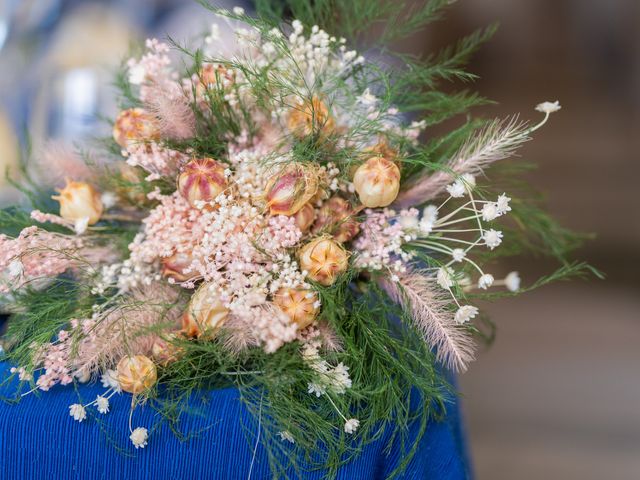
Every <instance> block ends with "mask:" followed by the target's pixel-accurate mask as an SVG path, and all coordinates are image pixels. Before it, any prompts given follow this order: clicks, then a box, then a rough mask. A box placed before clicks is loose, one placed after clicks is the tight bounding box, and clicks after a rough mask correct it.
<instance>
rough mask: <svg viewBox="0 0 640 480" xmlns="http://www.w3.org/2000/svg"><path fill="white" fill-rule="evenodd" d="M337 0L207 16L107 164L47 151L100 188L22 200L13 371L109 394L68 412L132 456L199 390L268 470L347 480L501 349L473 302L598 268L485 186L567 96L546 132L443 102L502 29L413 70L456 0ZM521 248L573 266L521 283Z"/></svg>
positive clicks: (135, 67) (498, 186)
mask: <svg viewBox="0 0 640 480" xmlns="http://www.w3.org/2000/svg"><path fill="white" fill-rule="evenodd" d="M343 3H345V5H342V6H341V5H334V6H333V7H332V8H333V9H334V10H333V11H334V13H335V15H334V14H331V13H330V12H328V11H327V10H326V9H325V8H324V7H323V5H324V3H323V2H314V3H310V2H299V1H292V2H289V4H288V8H289V12H290V13H293V15H294V16H295V17H297V18H299V19H297V20H293V21H292V22H291V23H290V24H289V23H283V22H282V18H283V16H284V14H285V12H284V10H283V9H282V8H280V7H277V6H275V7H274V6H273V5H270V4H268V3H267V2H258V6H259V12H260V15H259V16H257V17H254V16H250V15H247V14H246V13H245V12H244V11H243V10H242V9H240V8H236V9H233V10H231V11H229V10H224V9H215V8H212V9H213V10H214V13H215V15H217V17H219V18H218V20H217V23H214V25H213V27H212V29H211V32H210V33H209V34H208V35H207V36H206V37H205V38H204V39H203V40H202V41H201V44H200V46H199V47H198V48H195V49H194V48H187V47H184V46H181V45H179V44H178V43H177V42H173V41H172V42H171V43H170V44H167V43H163V42H160V41H158V40H155V39H152V40H148V41H147V42H146V49H145V51H144V52H142V53H141V54H140V55H138V56H134V57H133V58H131V59H129V60H128V61H126V63H125V64H124V66H123V70H122V72H121V73H120V74H119V76H118V82H117V83H118V86H119V87H120V89H121V92H122V96H121V103H122V105H121V107H122V110H121V112H120V113H119V114H118V116H117V118H115V120H114V121H113V124H112V127H113V138H111V139H106V140H105V141H104V142H102V145H103V146H104V148H103V149H102V150H101V151H100V153H98V154H96V153H95V152H91V153H89V152H77V153H75V152H68V151H62V150H60V149H51V150H49V151H48V152H47V155H48V158H49V159H50V164H51V165H56V164H62V163H64V161H63V159H61V158H60V157H65V156H66V157H68V156H71V155H81V156H82V157H84V159H85V160H86V164H87V168H84V169H82V170H77V171H75V172H66V173H67V175H69V176H70V178H68V179H67V180H66V184H65V185H60V188H59V190H58V192H57V194H56V195H53V197H52V199H53V201H51V200H49V198H48V197H47V195H50V194H49V193H48V192H46V191H42V189H41V188H39V187H38V186H37V185H36V184H35V183H29V182H28V181H27V182H26V183H24V184H23V185H22V189H23V191H24V192H25V193H26V194H27V197H28V198H29V199H30V200H31V203H32V205H31V208H30V209H24V208H22V207H12V208H9V209H5V210H4V211H2V213H1V215H0V225H1V226H2V229H3V232H4V235H2V237H1V238H0V243H1V246H2V248H1V252H0V270H1V271H2V283H1V289H2V293H3V294H4V307H5V309H6V310H7V311H8V312H10V313H11V317H10V320H9V324H8V329H7V332H6V335H5V337H4V349H5V356H6V359H7V360H8V361H10V362H13V363H14V365H15V366H14V367H13V368H12V369H11V372H12V373H13V374H14V376H16V377H18V378H19V380H20V381H21V382H22V383H23V384H24V386H25V387H26V390H27V391H26V393H29V392H34V391H36V390H40V391H47V390H49V389H50V388H52V387H53V386H54V385H58V384H60V385H69V384H76V383H83V382H89V381H96V380H100V381H101V382H102V384H103V385H104V388H105V390H104V394H103V395H100V396H98V397H97V398H96V399H95V400H93V401H91V402H89V403H77V404H74V405H70V406H69V413H70V415H71V417H73V419H74V420H77V421H79V422H82V421H84V420H85V419H86V418H87V415H88V414H91V415H94V414H96V413H97V414H98V416H99V415H103V414H107V413H108V411H109V399H110V398H111V397H112V396H113V395H116V394H129V395H131V397H132V403H131V415H132V419H133V421H132V422H131V423H132V425H131V426H130V439H131V442H132V443H133V446H135V447H136V448H143V447H145V446H146V445H147V444H148V442H152V441H153V440H152V438H149V430H148V427H151V426H149V425H139V426H137V427H136V428H133V426H134V425H135V415H134V413H135V408H137V407H138V406H140V405H142V404H146V405H147V406H148V407H150V408H156V409H157V410H158V411H159V412H160V413H162V417H163V418H164V420H166V421H168V422H171V423H172V424H173V425H174V426H175V427H176V428H179V425H178V422H179V417H180V415H181V412H182V406H183V405H184V404H185V403H186V402H187V400H188V399H189V398H190V397H191V396H192V394H193V393H194V392H196V391H198V390H200V389H215V388H221V387H229V386H233V387H235V388H237V389H238V390H239V392H240V398H241V399H242V401H243V402H245V404H246V406H247V408H248V409H249V411H250V412H251V413H252V414H253V415H254V416H255V418H256V420H257V422H258V424H259V427H258V428H259V429H260V432H261V437H260V436H258V438H260V441H262V442H263V443H264V445H265V447H266V449H267V451H268V453H269V458H270V461H271V462H272V467H273V469H274V472H276V471H278V469H279V468H282V459H283V458H290V459H291V461H292V462H295V461H297V460H296V459H299V458H305V459H306V460H310V459H311V460H313V461H315V462H316V463H317V464H319V465H322V466H324V467H326V468H329V470H330V471H333V472H334V473H335V471H336V470H337V468H339V466H340V465H341V464H342V463H343V462H346V461H348V460H349V459H350V458H352V457H353V456H354V455H357V454H358V452H359V451H360V450H361V449H362V448H363V447H364V446H365V445H366V444H367V443H369V442H371V441H373V440H374V439H376V438H378V437H379V435H380V432H382V431H384V430H386V429H390V430H391V431H392V435H391V436H390V438H391V439H392V441H398V442H404V439H403V434H404V433H405V432H406V430H407V426H408V425H409V424H410V423H411V422H419V424H420V425H421V432H424V429H425V427H426V425H427V422H428V421H430V420H437V419H438V418H439V417H441V416H442V415H443V414H444V413H445V411H446V404H447V399H449V398H451V395H454V394H455V392H454V390H453V388H452V387H451V386H450V384H449V382H448V380H447V374H446V372H447V371H454V372H462V371H464V370H465V369H466V368H467V366H468V364H469V362H471V361H472V360H473V358H474V350H475V347H474V344H475V343H476V342H475V340H480V341H482V340H483V339H486V338H487V337H490V336H491V335H492V327H491V324H490V323H489V321H488V319H486V318H484V317H483V316H482V315H481V314H480V312H479V309H478V308H477V307H476V306H475V303H476V302H477V300H478V299H482V298H495V297H498V296H502V295H513V294H516V293H519V292H523V291H525V290H528V289H531V288H535V287H538V286H540V285H543V284H545V283H547V282H549V281H551V280H557V279H559V278H562V277H566V276H569V275H575V274H579V273H581V272H583V271H584V270H585V268H587V267H586V266H585V265H584V264H576V263H568V262H566V261H565V260H564V255H565V254H566V252H568V251H569V250H570V249H571V247H572V246H574V244H575V243H576V237H574V236H573V235H572V234H571V233H570V232H567V231H566V230H564V229H562V228H561V227H559V226H558V225H557V224H556V223H554V222H553V221H552V220H551V219H550V218H549V217H548V216H547V215H545V214H544V212H542V211H541V210H539V209H538V208H537V202H536V201H535V200H534V199H533V198H532V197H531V195H530V194H529V193H528V192H526V191H525V192H524V193H525V196H524V197H523V198H520V199H516V197H515V193H517V192H519V191H520V192H522V191H523V188H522V186H521V185H518V184H517V182H513V181H510V180H509V177H508V175H505V173H508V172H507V171H506V170H505V169H503V170H502V171H500V170H497V171H496V172H495V178H496V180H495V181H492V182H489V181H487V179H486V177H485V176H484V173H485V171H486V169H487V168H488V167H490V166H492V165H493V164H494V163H495V162H497V161H500V160H505V159H507V158H508V157H511V156H513V154H514V153H515V151H516V149H517V148H518V147H519V146H520V145H522V144H523V143H524V142H526V141H527V140H529V138H530V136H531V134H532V133H533V132H534V131H536V130H537V129H538V128H540V127H541V126H542V125H543V124H544V123H545V122H546V121H547V119H548V118H549V116H550V114H551V113H553V112H556V111H557V110H559V109H560V105H559V104H558V102H544V103H541V104H540V105H538V106H537V107H536V109H537V110H538V111H539V112H541V113H542V114H543V117H542V119H541V121H540V122H539V123H537V124H530V123H529V122H526V121H521V120H518V119H517V118H516V117H514V118H509V119H506V120H491V121H487V120H484V119H477V118H472V117H471V116H468V115H467V116H464V117H462V120H460V118H461V114H463V113H464V112H467V111H468V109H470V108H472V107H474V106H477V105H480V104H483V103H485V100H484V99H483V98H481V97H479V96H477V95H475V94H473V93H469V92H466V91H465V92H457V93H444V92H441V91H439V90H438V86H439V85H440V83H441V82H442V81H443V80H444V81H447V80H455V79H462V80H470V79H472V78H473V76H472V75H471V74H468V73H466V72H465V71H464V70H463V69H462V65H463V63H464V62H465V61H466V59H467V58H468V56H469V55H470V54H471V53H472V51H473V50H474V49H475V48H476V47H477V46H478V45H479V44H480V43H481V42H483V41H484V40H486V39H487V38H489V37H490V35H491V34H492V33H493V30H494V29H493V28H489V29H486V30H482V31H480V32H477V33H474V34H472V35H471V36H469V37H467V38H464V39H463V40H462V41H460V42H459V43H458V44H457V45H455V46H453V47H451V48H448V49H445V50H444V51H442V52H440V53H439V54H436V55H433V56H430V57H427V58H422V59H421V58H412V57H409V56H406V55H400V54H394V53H393V52H392V51H390V50H389V49H388V47H387V45H388V43H389V42H390V41H392V40H394V39H395V38H398V37H402V36H405V35H407V34H409V33H411V32H412V31H413V30H415V29H418V28H421V27H422V26H423V25H425V24H426V23H428V22H429V21H431V20H433V19H434V18H436V17H437V15H438V14H439V12H440V9H441V8H442V7H443V6H445V4H447V3H448V2H446V1H429V2H425V5H423V6H420V7H416V8H417V10H414V11H410V12H409V13H408V14H407V13H406V11H404V10H403V9H398V8H397V6H395V5H394V3H393V2H386V1H382V2H364V3H363V2H360V1H358V2H353V3H352V2H343ZM347 4H348V5H347ZM358 8H362V10H360V11H356V9H358ZM352 9H353V10H352ZM353 15H356V16H357V18H359V19H361V20H362V21H359V23H358V25H354V24H353V23H352V22H351V20H352V19H353V18H356V17H353ZM405 15H406V17H405ZM385 16H390V17H391V20H390V21H389V23H388V24H386V25H382V26H381V27H380V25H381V24H380V20H381V19H383V18H385ZM219 22H222V24H223V25H227V26H228V27H231V28H232V29H233V30H234V32H233V35H232V38H231V36H230V35H227V36H226V37H225V38H224V39H223V38H221V29H220V26H219ZM316 22H317V23H316ZM318 25H321V26H322V28H321V27H320V26H318ZM372 25H373V26H376V25H378V26H379V27H380V28H379V30H380V29H381V33H380V34H379V37H378V38H377V39H374V40H370V43H369V44H367V43H366V40H363V38H362V37H363V35H362V34H363V33H364V32H367V29H368V28H369V27H370V26H372ZM394 25H395V27H394ZM325 29H326V31H325ZM340 33H343V34H344V35H345V37H344V38H343V37H340V36H339V34H340ZM334 35H336V36H334ZM346 37H348V38H349V39H348V40H347V38H346ZM223 41H224V43H225V44H229V43H231V41H233V48H232V49H231V50H230V51H228V52H226V53H224V54H221V53H219V52H220V49H218V48H217V46H218V45H219V44H221V43H222V42H223ZM353 44H358V45H363V46H366V48H367V50H366V52H368V53H367V54H365V55H361V54H359V53H358V52H357V51H356V50H353V49H352V45H353ZM172 48H173V51H174V53H176V54H177V55H178V57H179V59H175V58H174V59H172V58H171V50H172ZM456 119H458V120H456ZM445 121H449V124H451V125H454V126H453V127H452V128H451V129H450V130H449V131H448V132H447V133H444V134H442V135H440V136H434V135H433V134H431V131H432V130H433V131H435V130H436V129H435V128H434V127H435V126H436V125H438V124H442V123H443V122H445ZM455 122H457V123H455ZM512 170H513V168H512ZM506 186H510V187H512V188H513V191H509V190H507V189H506V188H505V187H506ZM525 249H529V250H534V251H537V252H541V253H545V254H551V255H554V256H556V257H557V258H559V259H560V260H561V262H562V265H561V267H560V269H559V270H558V271H556V272H554V273H552V274H551V275H549V276H547V277H545V278H542V279H540V280H538V281H537V282H534V283H533V284H531V285H530V286H528V287H525V288H523V286H522V285H521V281H520V277H519V275H518V273H517V272H511V273H509V274H508V275H506V277H504V278H495V277H494V275H493V274H492V273H491V272H492V270H491V264H492V262H493V261H494V260H495V259H496V258H498V257H500V256H502V257H505V256H509V255H515V254H518V253H520V252H522V251H523V250H525ZM26 393H23V395H24V394H26ZM416 398H417V399H419V401H417V402H416V401H412V399H416ZM44 400H45V401H46V396H45V397H44ZM256 441H257V440H256ZM403 445H405V444H404V443H403ZM412 451H413V450H412V446H411V445H409V444H406V447H405V448H404V454H405V455H404V460H403V464H402V465H401V467H402V466H404V465H406V464H407V462H408V461H409V460H410V458H411V455H412Z"/></svg>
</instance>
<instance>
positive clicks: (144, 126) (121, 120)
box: [113, 108, 160, 148]
mask: <svg viewBox="0 0 640 480" xmlns="http://www.w3.org/2000/svg"><path fill="white" fill-rule="evenodd" d="M159 137H160V130H159V128H158V123H157V121H156V119H155V118H154V117H153V116H152V115H151V114H150V113H148V112H147V111H146V110H143V109H142V108H129V109H128V110H123V111H122V112H120V113H119V114H118V117H117V118H116V121H115V123H114V124H113V139H114V140H115V141H116V142H117V143H118V145H120V146H121V147H122V148H127V147H128V146H129V145H132V144H135V143H141V142H145V141H148V140H157V139H158V138H159Z"/></svg>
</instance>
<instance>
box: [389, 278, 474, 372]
mask: <svg viewBox="0 0 640 480" xmlns="http://www.w3.org/2000/svg"><path fill="white" fill-rule="evenodd" d="M381 286H382V288H383V289H384V290H385V291H386V292H387V294H388V295H389V296H390V297H391V299H392V300H393V301H394V302H396V303H398V304H399V305H401V306H402V307H403V308H404V309H405V310H406V311H407V312H409V313H411V318H412V319H413V322H414V324H415V326H416V327H417V328H418V330H420V332H421V333H422V335H423V338H424V340H425V341H426V342H427V343H428V344H429V345H430V346H431V347H432V348H433V349H435V351H436V358H437V359H438V361H440V362H441V363H442V364H443V365H445V366H446V367H447V368H450V369H452V370H454V371H458V372H462V371H465V370H466V369H467V365H468V364H469V363H470V362H471V361H472V360H473V359H474V344H473V340H472V339H471V337H470V336H469V335H468V334H467V333H466V332H465V331H464V329H463V328H461V327H460V326H459V325H458V324H457V323H456V321H455V319H454V315H453V312H451V311H449V310H447V309H446V308H445V307H446V305H447V304H448V302H447V299H446V298H444V297H443V295H441V294H439V293H438V291H437V290H436V289H435V288H434V286H435V281H434V280H433V279H432V278H430V277H428V276H427V275H424V274H423V273H421V272H417V271H414V272H409V273H406V274H402V275H400V277H399V280H398V281H396V282H394V281H392V280H391V279H390V278H385V279H384V280H382V281H381Z"/></svg>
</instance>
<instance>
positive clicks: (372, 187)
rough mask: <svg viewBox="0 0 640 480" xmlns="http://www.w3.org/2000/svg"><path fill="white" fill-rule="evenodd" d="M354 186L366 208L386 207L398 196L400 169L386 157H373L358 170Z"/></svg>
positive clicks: (354, 178) (354, 177)
mask: <svg viewBox="0 0 640 480" xmlns="http://www.w3.org/2000/svg"><path fill="white" fill-rule="evenodd" d="M353 186H354V187H355V189H356V192H358V197H359V198H360V202H361V203H362V205H364V206H365V207H368V208H376V207H386V206H387V205H389V204H390V203H391V202H393V201H394V200H395V199H396V197H397V196H398V192H399V190H400V169H399V168H398V166H397V165H396V164H395V163H393V162H392V161H391V160H387V159H386V158H384V157H371V158H370V159H369V160H367V161H366V162H365V163H363V164H362V165H360V166H359V167H358V169H357V170H356V173H355V175H354V176H353Z"/></svg>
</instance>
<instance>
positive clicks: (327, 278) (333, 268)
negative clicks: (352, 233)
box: [298, 237, 349, 286]
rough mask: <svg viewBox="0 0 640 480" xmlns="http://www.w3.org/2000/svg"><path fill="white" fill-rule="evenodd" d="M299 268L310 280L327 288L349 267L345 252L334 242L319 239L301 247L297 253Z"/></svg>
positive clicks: (327, 239) (325, 238)
mask: <svg viewBox="0 0 640 480" xmlns="http://www.w3.org/2000/svg"><path fill="white" fill-rule="evenodd" d="M298 258H299V261H300V267H301V268H302V269H303V270H306V271H307V274H308V276H309V278H310V279H311V280H314V281H316V282H318V283H320V284H321V285H325V286H329V285H331V284H333V282H335V281H336V278H337V277H338V275H340V274H341V273H342V272H344V271H345V270H346V269H347V266H348V265H349V257H348V255H347V252H346V250H345V249H344V248H343V247H342V246H341V245H340V244H339V243H338V242H336V241H335V240H332V239H331V238H327V237H319V238H316V239H315V240H312V241H311V242H309V243H307V244H306V245H305V246H303V247H302V248H301V249H300V251H299V252H298Z"/></svg>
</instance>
